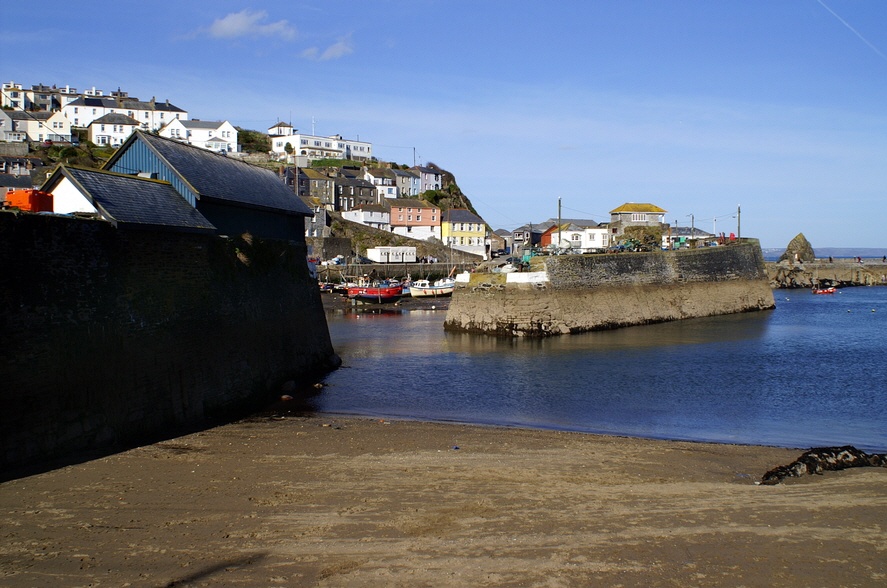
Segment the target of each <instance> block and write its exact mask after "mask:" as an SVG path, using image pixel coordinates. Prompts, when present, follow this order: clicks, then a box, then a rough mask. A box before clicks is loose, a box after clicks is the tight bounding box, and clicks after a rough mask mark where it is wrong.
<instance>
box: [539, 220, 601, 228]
mask: <svg viewBox="0 0 887 588" xmlns="http://www.w3.org/2000/svg"><path fill="white" fill-rule="evenodd" d="M545 222H547V223H553V226H557V219H556V218H550V219H548V220H547V221H545ZM560 223H561V226H564V225H567V224H574V225H576V226H577V227H582V228H588V227H592V228H594V227H596V226H598V223H596V222H595V221H593V220H591V219H587V218H562V219H560Z"/></svg>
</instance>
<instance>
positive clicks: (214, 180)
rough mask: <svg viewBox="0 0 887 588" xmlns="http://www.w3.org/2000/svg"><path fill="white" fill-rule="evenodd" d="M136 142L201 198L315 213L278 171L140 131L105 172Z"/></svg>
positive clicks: (135, 133) (273, 209)
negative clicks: (278, 174) (141, 143)
mask: <svg viewBox="0 0 887 588" xmlns="http://www.w3.org/2000/svg"><path fill="white" fill-rule="evenodd" d="M135 141H143V142H144V143H145V144H146V145H147V146H148V148H149V149H150V150H151V151H153V152H154V154H155V155H157V157H159V158H160V159H161V160H162V161H164V162H166V164H167V165H168V166H169V168H170V169H171V170H173V171H174V172H175V173H176V174H177V175H178V176H179V177H180V178H181V179H182V181H184V182H185V183H186V184H188V185H189V186H190V187H191V188H192V189H193V190H194V192H195V193H196V194H198V195H199V196H198V197H199V198H200V199H203V198H208V199H213V200H220V201H224V202H228V203H235V204H240V205H244V206H248V207H250V208H259V209H265V210H270V211H275V212H281V213H284V214H296V215H302V216H313V214H314V213H313V212H312V211H311V209H309V208H308V207H307V206H306V205H305V203H304V202H302V201H301V200H299V199H298V198H296V195H295V194H293V191H292V190H291V189H290V188H289V187H288V186H286V185H285V184H284V183H283V182H282V181H281V180H280V178H279V177H277V173H276V172H274V171H271V170H269V169H265V168H261V167H258V166H255V165H251V164H249V163H246V162H244V161H240V160H238V159H234V158H230V157H227V156H225V155H220V154H218V153H213V152H212V151H207V150H206V149H202V148H200V147H194V146H192V145H188V144H185V143H181V142H179V141H176V140H174V139H166V138H164V137H160V136H158V135H153V134H150V133H145V132H142V131H138V130H137V131H135V132H134V133H133V134H132V135H130V137H129V139H127V141H126V142H125V143H124V144H123V146H121V147H120V149H118V150H117V152H116V153H115V154H114V155H113V156H112V157H111V159H110V160H108V162H107V163H106V164H105V169H110V168H112V167H113V166H114V163H115V162H116V161H117V159H118V158H119V157H120V156H121V155H122V154H123V153H125V151H126V150H127V148H129V146H130V145H132V143H133V142H135ZM144 171H154V170H144Z"/></svg>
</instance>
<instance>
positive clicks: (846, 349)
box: [312, 288, 887, 450]
mask: <svg viewBox="0 0 887 588" xmlns="http://www.w3.org/2000/svg"><path fill="white" fill-rule="evenodd" d="M785 298H788V299H787V300H779V299H778V300H777V304H778V306H777V308H776V310H773V311H767V312H760V313H748V314H740V315H730V316H722V317H711V318H701V319H692V320H687V321H678V322H672V323H662V324H655V325H646V326H641V327H631V328H623V329H616V330H612V331H601V332H594V333H586V334H581V335H570V336H562V337H552V338H548V339H512V338H496V337H489V336H484V335H471V334H458V333H448V332H445V331H444V330H443V321H444V318H445V311H442V310H436V311H435V310H428V311H416V310H412V311H406V310H404V309H391V310H384V309H361V310H359V311H357V312H338V313H330V314H328V322H329V326H330V334H331V337H332V340H333V345H334V347H335V349H336V351H337V353H338V354H339V355H340V356H341V357H342V359H343V361H344V364H343V368H342V369H340V370H337V371H336V372H334V373H332V374H330V375H329V376H328V377H327V379H326V384H327V387H326V388H324V392H323V393H322V394H321V395H319V396H318V397H316V398H314V399H313V400H312V405H313V407H314V408H315V410H318V411H322V412H337V413H351V414H362V415H373V416H385V417H392V418H393V417H402V418H416V419H424V420H442V421H459V422H472V423H487V424H499V425H522V426H530V427H540V428H557V429H568V430H577V431H589V432H601V433H613V434H625V435H635V436H646V437H655V438H669V439H691V440H707V441H721V442H736V443H762V444H772V445H785V446H791V447H801V446H811V445H840V444H845V443H851V444H856V445H857V446H859V447H860V448H866V449H869V450H872V449H884V448H887V416H885V412H884V411H883V410H882V405H883V398H884V392H883V389H884V386H883V382H884V381H885V380H887V359H885V358H887V338H885V337H884V336H883V332H884V327H885V326H887V325H885V322H887V307H884V306H885V304H884V302H885V300H887V288H883V289H874V288H870V289H856V290H855V291H854V292H847V293H846V294H844V295H842V296H835V297H833V299H831V300H818V298H822V297H814V296H812V295H810V294H809V293H807V292H796V293H791V295H790V296H787V297H785ZM882 307H884V308H883V309H882ZM879 309H882V310H881V311H880V312H872V310H875V311H878V310H879Z"/></svg>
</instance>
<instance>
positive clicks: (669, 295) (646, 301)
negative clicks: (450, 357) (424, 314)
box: [444, 241, 775, 336]
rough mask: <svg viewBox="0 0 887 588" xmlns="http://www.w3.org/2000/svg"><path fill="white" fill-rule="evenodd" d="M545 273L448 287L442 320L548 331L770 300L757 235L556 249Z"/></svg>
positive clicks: (459, 325) (764, 304)
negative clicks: (646, 249) (588, 250)
mask: <svg viewBox="0 0 887 588" xmlns="http://www.w3.org/2000/svg"><path fill="white" fill-rule="evenodd" d="M545 270H546V274H547V278H548V280H547V281H542V280H540V281H539V282H536V283H525V284H512V283H509V284H499V285H492V284H485V283H484V282H483V280H484V276H482V275H476V276H473V277H472V281H471V282H470V283H468V284H460V285H459V286H458V287H457V289H456V291H455V292H454V293H453V299H452V301H451V302H450V307H449V310H448V312H447V318H446V321H445V325H444V326H445V328H446V329H447V330H453V331H467V332H479V333H487V334H495V335H505V336H548V335H557V334H567V333H578V332H583V331H591V330H600V329H610V328H616V327H622V326H629V325H639V324H647V323H654V322H664V321H671V320H680V319H685V318H693V317H703V316H714V315H720V314H732V313H738V312H749V311H756V310H765V309H770V308H774V306H775V303H774V299H773V292H772V290H771V289H770V287H769V282H768V279H767V273H766V271H765V269H764V262H763V255H762V254H761V249H760V246H759V245H758V243H757V242H756V241H752V242H749V243H742V244H736V245H730V246H725V247H716V248H704V249H696V250H687V251H674V252H655V253H620V254H614V255H589V256H574V255H565V256H556V257H550V258H547V259H546V260H545Z"/></svg>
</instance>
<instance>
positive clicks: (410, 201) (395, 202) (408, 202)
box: [385, 198, 440, 210]
mask: <svg viewBox="0 0 887 588" xmlns="http://www.w3.org/2000/svg"><path fill="white" fill-rule="evenodd" d="M385 204H387V205H388V206H391V207H394V206H397V207H399V208H434V209H436V210H440V209H439V208H438V207H437V206H435V205H433V204H431V203H430V202H426V201H424V200H417V199H415V198H386V199H385Z"/></svg>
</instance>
